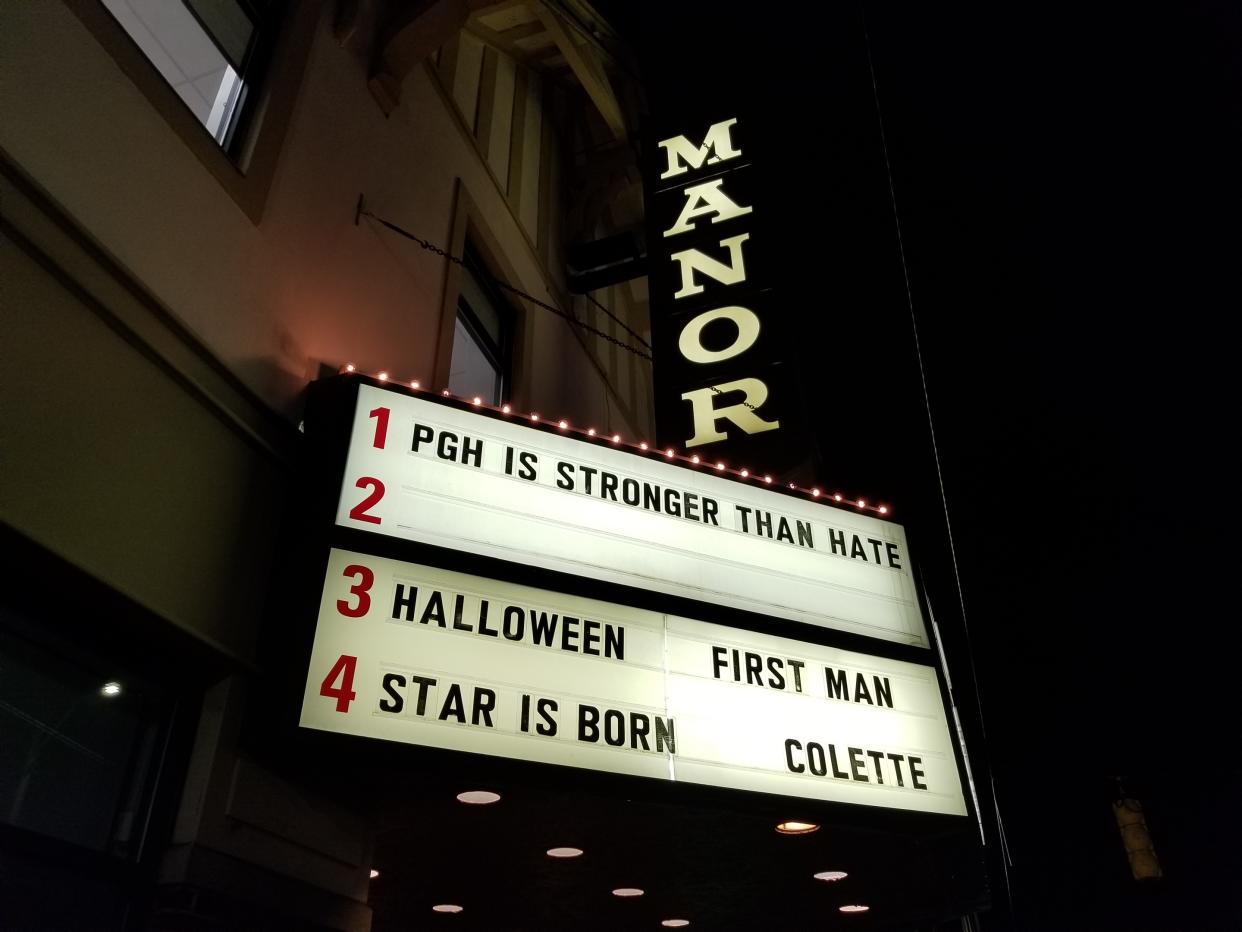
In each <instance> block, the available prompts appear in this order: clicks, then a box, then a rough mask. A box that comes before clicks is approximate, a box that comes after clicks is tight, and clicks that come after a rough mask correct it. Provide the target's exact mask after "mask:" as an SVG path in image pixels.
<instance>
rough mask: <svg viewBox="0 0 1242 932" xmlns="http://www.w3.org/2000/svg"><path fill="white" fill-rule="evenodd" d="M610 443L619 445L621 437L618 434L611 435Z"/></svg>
mask: <svg viewBox="0 0 1242 932" xmlns="http://www.w3.org/2000/svg"><path fill="white" fill-rule="evenodd" d="M612 442H613V443H620V442H621V435H620V434H613V435H612Z"/></svg>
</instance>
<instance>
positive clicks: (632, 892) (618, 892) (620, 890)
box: [612, 887, 643, 896]
mask: <svg viewBox="0 0 1242 932" xmlns="http://www.w3.org/2000/svg"><path fill="white" fill-rule="evenodd" d="M612 895H613V896H642V895H643V891H642V890H640V889H638V887H617V889H615V890H613V891H612Z"/></svg>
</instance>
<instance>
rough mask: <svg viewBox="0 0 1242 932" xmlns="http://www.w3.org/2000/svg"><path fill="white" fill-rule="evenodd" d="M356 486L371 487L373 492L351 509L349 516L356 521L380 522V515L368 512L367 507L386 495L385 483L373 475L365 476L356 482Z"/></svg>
mask: <svg viewBox="0 0 1242 932" xmlns="http://www.w3.org/2000/svg"><path fill="white" fill-rule="evenodd" d="M354 487H355V488H359V489H365V488H368V487H369V488H370V489H371V494H370V495H368V496H367V497H366V498H364V499H363V500H362V501H360V502H359V503H358V504H357V505H355V506H354V507H353V508H351V509H349V516H350V517H351V518H353V519H354V520H355V521H366V522H369V523H370V524H379V523H380V519H379V515H369V514H367V509H368V508H372V507H374V506H375V505H376V504H377V503H378V502H379V500H380V499H381V498H383V497H384V483H382V482H380V481H379V480H378V479H376V478H373V477H372V476H363V477H362V478H361V479H359V480H358V481H357V482H355V483H354Z"/></svg>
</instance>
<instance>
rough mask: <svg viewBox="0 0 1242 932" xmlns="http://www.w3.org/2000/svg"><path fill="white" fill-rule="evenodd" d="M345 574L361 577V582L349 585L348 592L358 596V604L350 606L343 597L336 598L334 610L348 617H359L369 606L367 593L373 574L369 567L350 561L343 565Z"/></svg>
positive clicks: (372, 581)
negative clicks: (345, 565) (348, 563)
mask: <svg viewBox="0 0 1242 932" xmlns="http://www.w3.org/2000/svg"><path fill="white" fill-rule="evenodd" d="M345 576H346V577H350V576H361V577H362V580H361V582H357V583H355V584H354V585H352V586H350V587H349V592H350V594H351V595H356V596H357V597H358V604H357V605H353V606H351V605H350V604H349V602H347V601H346V600H345V599H337V600H336V610H337V611H338V612H340V613H341V614H342V615H345V616H347V617H349V618H361V617H362V616H363V615H365V614H366V613H367V612H368V611H369V610H370V608H371V597H370V596H369V595H367V593H368V592H369V591H370V589H371V586H372V585H374V583H375V574H374V573H373V572H371V570H370V568H369V567H366V566H360V565H359V564H357V563H351V564H350V565H349V566H347V567H345Z"/></svg>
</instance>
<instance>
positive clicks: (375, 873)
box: [371, 867, 379, 880]
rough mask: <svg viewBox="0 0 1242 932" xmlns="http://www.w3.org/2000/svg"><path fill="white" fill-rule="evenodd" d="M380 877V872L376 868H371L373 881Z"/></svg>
mask: <svg viewBox="0 0 1242 932" xmlns="http://www.w3.org/2000/svg"><path fill="white" fill-rule="evenodd" d="M378 876H379V871H377V870H376V869H375V868H374V867H373V868H371V879H372V880H374V879H375V878H376V877H378Z"/></svg>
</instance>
